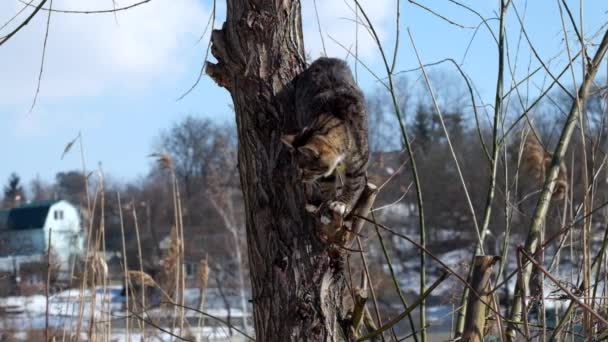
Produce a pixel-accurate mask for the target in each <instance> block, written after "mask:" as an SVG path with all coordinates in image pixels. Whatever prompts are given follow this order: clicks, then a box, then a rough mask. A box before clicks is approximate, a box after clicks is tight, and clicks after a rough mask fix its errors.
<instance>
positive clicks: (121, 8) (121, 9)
mask: <svg viewBox="0 0 608 342" xmlns="http://www.w3.org/2000/svg"><path fill="white" fill-rule="evenodd" d="M19 1H20V2H21V3H23V4H26V5H27V6H30V7H33V5H30V4H28V3H26V2H25V1H24V0H19ZM150 1H152V0H143V1H140V2H136V3H134V4H131V5H128V6H124V7H118V8H116V7H115V8H112V9H107V10H91V11H73V10H63V9H53V8H42V5H43V4H41V5H40V7H41V9H42V10H43V11H49V12H55V13H63V14H108V13H110V14H111V13H116V12H121V11H126V10H130V9H131V8H134V7H137V6H140V5H143V4H146V3H148V2H150ZM44 2H46V0H44V1H43V3H44Z"/></svg>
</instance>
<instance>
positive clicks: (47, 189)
mask: <svg viewBox="0 0 608 342" xmlns="http://www.w3.org/2000/svg"><path fill="white" fill-rule="evenodd" d="M30 192H31V195H32V198H31V200H32V201H46V200H50V199H51V198H53V192H54V191H53V188H52V186H51V185H49V184H48V183H46V182H44V181H43V180H41V179H40V177H36V178H35V179H33V180H32V181H31V182H30Z"/></svg>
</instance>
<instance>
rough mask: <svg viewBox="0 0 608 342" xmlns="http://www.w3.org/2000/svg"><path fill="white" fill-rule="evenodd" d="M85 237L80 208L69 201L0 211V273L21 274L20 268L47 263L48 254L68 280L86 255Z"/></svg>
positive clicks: (60, 275) (61, 274) (35, 204)
mask: <svg viewBox="0 0 608 342" xmlns="http://www.w3.org/2000/svg"><path fill="white" fill-rule="evenodd" d="M84 242H85V234H84V230H83V227H82V222H81V218H80V214H79V211H78V208H77V207H75V206H74V205H72V204H71V203H69V202H68V201H65V200H53V201H44V202H32V203H28V204H25V205H22V206H19V207H15V208H12V209H6V210H0V272H11V273H13V274H16V275H18V274H19V270H20V268H21V267H20V266H22V265H25V264H31V263H36V262H46V260H45V259H46V256H47V253H48V252H49V250H50V251H51V252H50V256H52V257H53V259H54V260H53V262H54V263H55V264H56V268H57V269H58V271H59V274H58V275H57V276H58V277H59V278H63V277H67V276H68V275H69V271H70V269H71V265H72V263H73V261H74V260H75V258H77V257H79V256H81V255H82V254H83V252H84Z"/></svg>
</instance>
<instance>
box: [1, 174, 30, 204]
mask: <svg viewBox="0 0 608 342" xmlns="http://www.w3.org/2000/svg"><path fill="white" fill-rule="evenodd" d="M25 200H26V199H25V192H24V190H23V186H22V185H21V178H19V175H17V174H16V173H14V172H13V173H11V175H10V177H9V178H8V184H7V185H6V186H5V187H4V200H3V202H2V206H3V207H5V208H13V207H15V206H18V205H19V204H21V203H24V202H25Z"/></svg>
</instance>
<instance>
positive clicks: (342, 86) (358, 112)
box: [281, 57, 369, 217]
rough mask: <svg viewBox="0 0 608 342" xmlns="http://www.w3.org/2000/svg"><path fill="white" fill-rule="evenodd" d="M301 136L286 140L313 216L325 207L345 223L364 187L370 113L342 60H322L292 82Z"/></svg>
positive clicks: (285, 136) (296, 133) (284, 139)
mask: <svg viewBox="0 0 608 342" xmlns="http://www.w3.org/2000/svg"><path fill="white" fill-rule="evenodd" d="M294 86H295V101H296V102H295V110H296V113H295V114H296V116H297V120H298V123H299V126H300V127H304V128H302V129H301V130H300V131H298V132H295V133H294V134H286V135H283V137H282V139H281V140H282V141H283V143H284V144H285V145H286V146H287V147H288V149H289V150H290V151H291V153H292V155H293V158H294V160H295V163H296V166H297V170H298V177H299V179H300V180H301V181H302V182H304V183H305V184H306V185H308V188H309V189H310V191H307V197H308V199H307V200H308V203H309V204H308V205H307V209H308V210H309V211H316V210H318V209H320V207H321V206H327V208H328V209H330V210H331V211H333V212H334V213H336V214H338V215H340V216H342V217H344V216H346V215H347V214H349V213H350V212H351V210H353V208H354V206H355V204H356V203H357V200H358V199H359V197H360V195H361V192H362V191H363V189H364V188H365V186H366V183H367V182H366V171H367V164H368V160H369V147H368V141H367V112H366V109H365V100H364V97H363V93H362V91H361V90H360V89H359V87H358V86H357V84H356V83H355V81H354V79H353V76H352V73H351V71H350V68H349V67H348V65H347V64H346V62H344V61H343V60H340V59H336V58H326V57H322V58H319V59H317V60H316V61H314V62H313V63H312V64H311V65H310V66H309V67H308V68H307V69H306V70H304V71H303V72H302V73H301V74H299V75H298V76H297V77H296V79H295V80H294Z"/></svg>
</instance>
